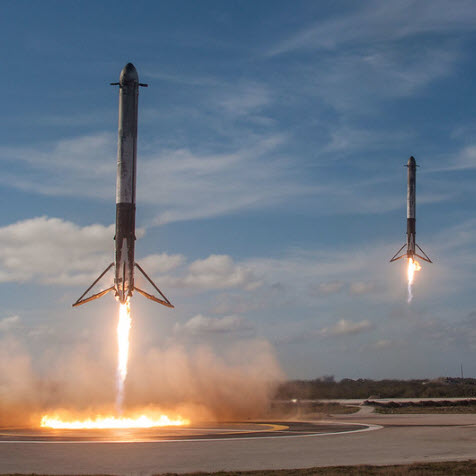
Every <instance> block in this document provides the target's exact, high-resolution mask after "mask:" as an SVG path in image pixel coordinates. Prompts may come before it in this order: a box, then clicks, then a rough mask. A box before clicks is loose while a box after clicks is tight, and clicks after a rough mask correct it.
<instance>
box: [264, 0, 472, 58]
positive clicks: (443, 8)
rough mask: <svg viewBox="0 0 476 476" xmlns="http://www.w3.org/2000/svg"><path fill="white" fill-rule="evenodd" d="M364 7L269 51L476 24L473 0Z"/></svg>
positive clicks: (391, 37)
mask: <svg viewBox="0 0 476 476" xmlns="http://www.w3.org/2000/svg"><path fill="white" fill-rule="evenodd" d="M358 5H359V6H360V5H363V7H362V8H358V9H357V10H354V11H353V12H351V13H350V14H348V15H344V16H341V17H340V18H331V19H327V20H324V21H319V22H317V23H315V24H314V25H311V26H310V27H308V28H305V29H303V30H301V31H300V32H298V33H296V34H295V35H294V36H292V37H291V38H287V39H285V40H283V41H281V42H280V43H279V44H277V45H276V46H275V47H273V48H272V49H271V50H269V51H268V55H270V56H274V55H278V54H283V53H287V52H291V51H294V50H298V49H299V50H301V49H312V50H316V49H320V50H334V49H336V48H338V47H339V46H344V45H352V46H355V45H356V44H359V43H362V42H372V43H374V44H378V43H383V42H387V43H390V42H395V41H399V40H403V39H406V38H409V37H413V36H416V35H424V34H435V33H442V34H444V33H451V32H459V33H460V32H461V31H464V30H469V31H471V30H473V29H474V27H475V26H476V8H475V7H474V3H473V2H472V1H471V0H460V1H458V2H453V3H451V5H449V4H448V2H446V1H445V0H433V1H431V2H421V1H416V0H400V1H398V2H380V1H378V0H374V1H370V2H362V3H359V4H358Z"/></svg>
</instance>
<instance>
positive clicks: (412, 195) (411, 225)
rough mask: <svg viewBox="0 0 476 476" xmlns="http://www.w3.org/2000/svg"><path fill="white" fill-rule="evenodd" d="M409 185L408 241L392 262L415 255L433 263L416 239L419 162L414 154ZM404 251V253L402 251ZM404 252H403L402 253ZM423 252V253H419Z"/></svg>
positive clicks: (410, 166) (410, 159) (409, 170)
mask: <svg viewBox="0 0 476 476" xmlns="http://www.w3.org/2000/svg"><path fill="white" fill-rule="evenodd" d="M406 167H408V185H407V242H406V243H405V244H404V245H403V246H402V247H401V248H400V249H399V250H398V251H397V253H396V254H395V255H394V256H393V258H392V259H391V260H390V262H393V261H397V260H399V259H400V258H404V257H408V258H412V259H413V258H414V257H415V256H416V257H418V258H420V259H422V260H423V261H426V262H428V263H431V262H432V261H431V259H430V258H429V257H428V256H427V255H426V253H425V252H424V251H423V250H422V249H421V248H420V246H418V244H417V242H416V241H415V235H416V231H415V228H416V214H415V209H416V168H417V164H416V161H415V158H414V157H413V156H412V157H410V158H409V159H408V164H407V165H406ZM405 247H406V250H405ZM402 251H404V253H402ZM400 253H402V254H400ZM419 253H421V254H419Z"/></svg>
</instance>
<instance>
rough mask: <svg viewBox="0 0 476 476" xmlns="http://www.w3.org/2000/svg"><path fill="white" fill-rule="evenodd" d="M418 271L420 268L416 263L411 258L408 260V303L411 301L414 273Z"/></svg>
mask: <svg viewBox="0 0 476 476" xmlns="http://www.w3.org/2000/svg"><path fill="white" fill-rule="evenodd" d="M420 269H421V266H420V263H419V262H418V261H416V260H414V259H413V258H408V270H407V275H408V302H410V301H411V300H412V299H413V293H412V286H413V282H414V281H415V272H416V271H420Z"/></svg>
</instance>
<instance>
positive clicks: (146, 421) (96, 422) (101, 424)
mask: <svg viewBox="0 0 476 476" xmlns="http://www.w3.org/2000/svg"><path fill="white" fill-rule="evenodd" d="M189 424H190V421H189V420H186V419H184V418H180V417H177V418H176V419H170V418H169V417H168V416H166V415H160V416H158V417H149V416H146V415H141V416H139V417H137V418H116V417H111V416H108V417H102V416H100V415H99V416H97V417H96V418H94V419H91V418H88V419H86V420H73V421H64V420H62V419H61V418H60V417H58V416H56V415H55V416H49V415H45V416H43V418H42V419H41V427H42V428H54V429H61V430H93V429H94V430H96V429H118V428H154V427H157V426H181V425H189Z"/></svg>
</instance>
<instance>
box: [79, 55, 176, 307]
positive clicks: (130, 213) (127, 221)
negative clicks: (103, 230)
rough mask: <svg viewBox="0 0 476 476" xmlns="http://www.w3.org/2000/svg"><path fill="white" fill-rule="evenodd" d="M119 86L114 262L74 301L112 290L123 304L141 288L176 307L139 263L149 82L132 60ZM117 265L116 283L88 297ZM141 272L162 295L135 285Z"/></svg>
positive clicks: (150, 296) (115, 269) (164, 302)
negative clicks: (141, 134)
mask: <svg viewBox="0 0 476 476" xmlns="http://www.w3.org/2000/svg"><path fill="white" fill-rule="evenodd" d="M111 85H114V86H119V125H118V142H117V178H116V234H115V236H114V243H115V246H114V262H113V263H111V264H110V265H109V266H108V267H107V268H106V269H105V270H104V271H103V273H102V274H101V275H100V276H99V277H98V278H97V279H96V281H94V283H93V284H92V285H91V286H90V287H89V288H88V289H87V290H86V291H85V292H84V293H83V295H82V296H81V297H80V298H79V299H78V300H77V301H76V302H75V303H74V304H73V306H79V305H81V304H85V303H86V302H89V301H92V300H94V299H98V298H100V297H101V296H104V295H105V294H107V293H108V292H110V291H114V294H115V296H116V298H117V299H118V301H119V302H120V303H121V304H124V303H125V302H126V301H127V300H128V299H130V297H131V296H132V293H133V291H137V292H138V293H140V294H142V295H143V296H145V297H146V298H148V299H151V300H152V301H155V302H158V303H160V304H163V305H164V306H167V307H171V308H173V307H174V306H173V305H172V304H171V303H170V301H169V300H168V299H167V298H166V297H165V296H164V295H163V294H162V292H161V291H160V289H159V288H158V287H157V286H156V285H155V283H154V282H153V281H152V280H151V279H150V278H149V276H148V275H147V274H146V273H145V271H144V270H143V269H142V268H141V267H140V266H139V264H138V263H136V262H135V258H134V249H135V240H136V236H135V216H136V170H137V116H138V100H139V87H140V86H144V87H147V84H143V83H139V75H138V74H137V70H136V69H135V67H134V65H133V64H132V63H128V64H126V66H125V67H124V68H123V70H122V71H121V76H120V78H119V82H118V83H111ZM113 266H114V285H113V286H110V287H108V288H107V289H105V290H103V291H101V292H99V293H96V294H93V295H92V296H89V297H85V296H86V295H87V294H88V293H89V292H90V291H91V289H92V288H93V287H94V286H95V285H96V284H97V283H99V281H101V279H102V278H103V277H104V275H105V274H106V273H107V272H108V271H109V270H110V269H111V268H112V267H113ZM136 268H137V269H138V270H139V272H140V273H141V274H142V275H143V276H144V277H145V278H146V279H147V281H148V282H149V283H150V284H151V285H152V286H153V288H154V289H155V291H156V292H157V293H158V294H159V296H160V297H157V296H154V295H152V294H149V293H147V292H145V291H143V290H142V289H139V288H137V287H136V286H135V283H134V271H135V269H136Z"/></svg>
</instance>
